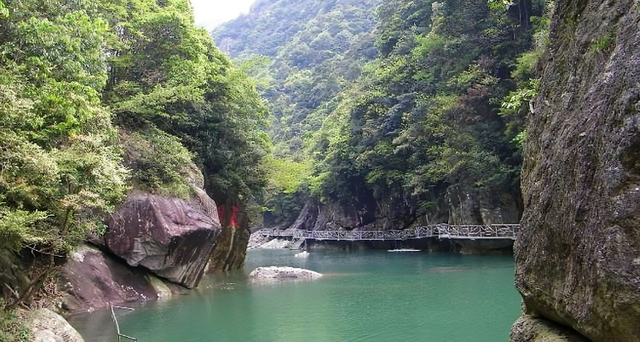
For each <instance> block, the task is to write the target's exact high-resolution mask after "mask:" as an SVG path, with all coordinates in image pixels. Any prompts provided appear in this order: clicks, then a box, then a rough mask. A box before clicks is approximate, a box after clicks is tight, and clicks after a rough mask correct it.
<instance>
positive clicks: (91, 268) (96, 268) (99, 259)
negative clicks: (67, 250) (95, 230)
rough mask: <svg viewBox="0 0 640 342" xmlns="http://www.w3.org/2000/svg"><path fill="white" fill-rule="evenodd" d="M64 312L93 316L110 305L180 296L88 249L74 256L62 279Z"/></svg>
mask: <svg viewBox="0 0 640 342" xmlns="http://www.w3.org/2000/svg"><path fill="white" fill-rule="evenodd" d="M60 289H61V290H62V293H63V297H62V303H63V308H64V309H65V310H66V311H67V312H69V313H78V312H90V311H92V310H94V309H98V308H104V307H107V306H109V304H123V303H128V302H141V301H147V300H156V299H160V298H163V297H168V296H171V295H172V294H173V293H174V292H179V286H177V285H173V286H172V285H167V284H165V283H164V282H163V281H162V280H160V279H159V278H156V276H154V275H153V274H150V273H149V272H146V271H145V270H143V269H140V268H133V267H130V266H128V265H126V264H125V263H122V262H120V261H118V260H115V259H113V258H112V257H109V256H107V255H105V254H104V253H103V252H102V251H100V250H98V249H97V248H95V247H91V246H88V245H80V246H79V247H77V248H76V249H75V250H74V251H73V252H71V254H70V256H69V259H68V260H67V262H66V263H65V264H64V266H63V267H62V271H61V275H60Z"/></svg>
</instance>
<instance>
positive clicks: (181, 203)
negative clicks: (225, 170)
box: [105, 194, 220, 288]
mask: <svg viewBox="0 0 640 342" xmlns="http://www.w3.org/2000/svg"><path fill="white" fill-rule="evenodd" d="M209 200H210V199H209ZM210 201H211V202H213V201H212V200H210ZM207 207H208V206H207V205H206V203H203V201H202V200H199V201H198V200H192V201H185V200H180V199H176V198H169V197H162V196H155V195H150V194H132V195H130V196H129V198H128V199H127V201H126V202H125V204H124V205H123V206H122V207H120V208H119V209H118V210H117V211H116V213H115V214H113V215H112V216H111V219H110V220H109V231H108V233H107V234H106V236H105V241H106V246H107V247H108V248H109V249H110V250H111V251H112V252H113V253H114V254H116V255H117V256H119V257H121V258H123V259H124V260H126V262H127V263H128V264H129V265H131V266H143V267H145V268H147V269H148V270H150V271H152V272H153V273H155V274H157V275H158V276H160V277H163V278H166V279H168V280H170V281H172V282H174V283H177V284H180V285H183V286H185V287H188V288H193V287H195V286H196V285H197V284H198V282H199V281H200V279H201V277H202V275H203V274H204V271H205V266H206V265H207V263H208V262H209V259H210V256H211V254H212V250H213V247H214V244H215V243H216V237H217V236H218V235H219V233H220V222H219V219H218V216H217V214H216V213H215V210H209V209H207ZM214 208H215V203H214Z"/></svg>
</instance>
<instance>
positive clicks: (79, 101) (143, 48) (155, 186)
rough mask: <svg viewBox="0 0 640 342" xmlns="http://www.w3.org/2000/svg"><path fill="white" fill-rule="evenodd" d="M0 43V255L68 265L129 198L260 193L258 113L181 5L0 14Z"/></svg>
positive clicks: (88, 5) (248, 87)
mask: <svg viewBox="0 0 640 342" xmlns="http://www.w3.org/2000/svg"><path fill="white" fill-rule="evenodd" d="M0 42H1V43H2V44H1V47H0V145H1V146H2V148H0V248H9V249H13V250H19V249H20V248H22V247H24V246H28V247H30V248H32V249H34V250H37V251H39V252H41V253H45V254H50V255H53V254H62V253H64V252H66V251H69V250H70V248H72V247H73V246H74V245H75V244H76V243H77V242H79V241H80V240H82V239H83V238H85V236H86V233H87V232H97V233H100V232H102V231H104V229H105V227H104V224H103V222H104V218H105V214H107V213H110V212H112V211H113V210H114V208H115V206H116V205H118V204H119V203H120V202H121V201H122V200H123V199H124V197H125V196H126V194H127V193H128V192H129V191H130V190H131V188H132V187H133V188H138V189H143V190H146V191H148V192H152V193H161V194H170V195H174V196H179V197H188V196H190V195H191V186H192V185H199V186H202V185H203V183H204V185H205V187H206V190H207V191H208V192H209V193H210V194H214V195H215V197H216V198H222V199H224V198H226V196H236V195H237V196H239V197H241V198H242V199H243V200H244V201H247V200H248V199H249V198H250V196H251V194H252V192H255V191H256V190H258V189H260V188H261V187H262V186H263V185H264V184H265V183H266V182H265V176H264V172H262V170H261V168H260V165H262V163H261V159H262V158H263V156H265V155H266V154H267V153H268V151H269V149H270V142H269V139H268V137H267V136H266V135H265V134H264V133H263V132H262V129H263V128H264V127H265V125H266V124H267V121H266V118H267V110H266V107H265V106H264V104H263V101H262V99H261V98H260V97H259V96H258V94H257V92H256V91H255V87H254V83H253V81H251V80H250V79H249V78H248V77H247V76H246V75H245V73H244V72H243V71H242V70H241V69H238V68H235V67H233V66H232V64H231V62H230V61H229V59H228V58H227V57H225V55H224V54H222V53H221V52H220V51H219V50H218V49H217V48H216V47H215V46H214V45H213V41H212V39H211V38H210V37H209V35H208V34H207V32H205V31H204V30H201V29H196V28H194V25H193V15H192V12H191V8H190V5H189V1H187V0H168V1H155V0H124V1H122V0H107V1H101V2H92V1H88V0H77V1H58V0H55V1H40V0H29V1H17V0H4V1H2V2H0ZM196 165H197V166H196ZM198 168H199V170H198ZM201 174H204V176H205V179H202V175H201ZM15 290H16V291H18V292H20V290H23V289H15Z"/></svg>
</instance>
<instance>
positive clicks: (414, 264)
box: [70, 250, 520, 342]
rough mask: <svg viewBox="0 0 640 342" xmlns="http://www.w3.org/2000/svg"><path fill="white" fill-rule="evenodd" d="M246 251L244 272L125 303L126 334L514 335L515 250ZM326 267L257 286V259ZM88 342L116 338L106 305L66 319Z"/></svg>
mask: <svg viewBox="0 0 640 342" xmlns="http://www.w3.org/2000/svg"><path fill="white" fill-rule="evenodd" d="M294 254H295V252H293V251H289V250H253V251H249V255H248V260H247V264H246V266H245V267H244V269H242V270H238V271H234V272H230V273H228V274H221V275H212V276H208V277H206V278H205V279H203V281H202V282H201V284H200V286H199V288H198V289H197V290H194V291H192V293H191V294H189V295H184V296H177V297H173V298H171V299H168V300H164V301H153V302H147V303H142V304H135V305H129V306H130V307H133V308H135V311H133V312H125V311H120V312H119V313H118V320H119V322H120V328H121V331H122V333H124V334H127V335H130V336H134V337H136V338H138V340H139V341H147V342H165V341H166V342H169V341H171V342H187V341H203V342H222V341H224V342H227V341H228V342H235V341H239V342H252V341H256V342H257V341H260V342H269V341H278V342H280V341H281V342H298V341H314V342H324V341H327V342H333V341H336V342H339V341H354V342H355V341H368V342H370V341H429V342H500V341H505V342H506V341H508V336H509V329H510V327H511V324H512V323H513V322H514V321H515V320H516V318H518V316H519V313H520V297H519V295H518V293H517V292H516V290H515V289H514V286H513V272H514V262H513V258H512V257H510V256H465V255H457V254H448V253H389V252H386V251H366V252H337V251H318V252H315V251H312V252H311V254H310V256H309V257H308V258H306V259H300V258H294V257H293V255H294ZM271 265H275V266H295V267H303V268H308V269H311V270H314V271H318V272H320V273H323V274H324V275H325V276H324V277H322V278H321V279H320V280H318V281H314V282H285V283H280V284H270V285H260V284H251V283H250V281H249V280H248V274H249V272H250V271H251V270H253V269H254V268H255V267H257V266H271ZM70 321H71V324H72V325H74V326H75V327H76V328H77V329H78V331H79V332H80V333H81V334H82V336H83V337H84V338H85V340H86V342H106V341H109V342H112V341H115V338H114V336H115V332H114V331H115V329H114V326H113V323H112V322H111V319H110V316H109V312H108V311H104V310H102V311H97V312H93V313H91V314H86V315H78V316H74V317H71V318H70Z"/></svg>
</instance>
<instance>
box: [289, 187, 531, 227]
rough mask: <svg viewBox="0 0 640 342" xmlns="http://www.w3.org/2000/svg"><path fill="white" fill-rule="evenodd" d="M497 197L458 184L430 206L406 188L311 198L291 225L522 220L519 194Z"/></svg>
mask: <svg viewBox="0 0 640 342" xmlns="http://www.w3.org/2000/svg"><path fill="white" fill-rule="evenodd" d="M491 197H494V198H497V199H492V200H489V196H487V195H484V194H479V193H477V192H473V191H465V190H460V189H458V188H455V189H453V188H450V189H447V191H446V192H443V193H442V196H440V197H439V198H438V199H436V200H434V201H433V203H432V204H431V205H429V207H428V208H421V207H420V203H421V202H423V201H420V200H418V199H416V198H412V197H411V196H410V195H404V194H403V192H402V191H396V192H394V191H390V192H389V193H388V194H379V196H361V198H360V199H357V200H353V201H350V202H346V203H345V202H337V201H334V202H329V203H326V204H325V203H317V202H314V201H309V202H307V203H306V204H305V206H304V208H303V209H302V210H301V212H300V214H299V216H298V218H297V219H296V221H295V222H293V224H291V225H290V226H289V225H288V226H285V227H281V228H293V229H304V230H337V229H347V230H350V229H355V228H359V229H365V230H394V229H405V228H409V227H411V226H415V225H423V224H433V223H449V224H499V223H516V222H518V221H519V220H520V213H521V209H520V198H519V194H509V193H502V194H495V196H491Z"/></svg>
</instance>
